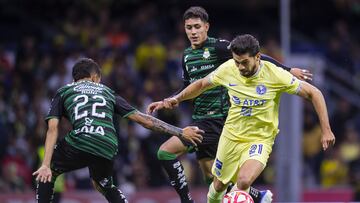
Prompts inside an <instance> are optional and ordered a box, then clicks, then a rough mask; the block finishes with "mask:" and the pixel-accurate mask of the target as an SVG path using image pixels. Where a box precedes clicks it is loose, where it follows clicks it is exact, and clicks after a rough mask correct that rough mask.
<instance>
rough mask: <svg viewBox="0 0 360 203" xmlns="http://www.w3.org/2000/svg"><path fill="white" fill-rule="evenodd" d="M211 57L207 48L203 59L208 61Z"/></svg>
mask: <svg viewBox="0 0 360 203" xmlns="http://www.w3.org/2000/svg"><path fill="white" fill-rule="evenodd" d="M209 57H210V51H209V49H208V48H205V50H204V54H203V58H204V59H208V58H209Z"/></svg>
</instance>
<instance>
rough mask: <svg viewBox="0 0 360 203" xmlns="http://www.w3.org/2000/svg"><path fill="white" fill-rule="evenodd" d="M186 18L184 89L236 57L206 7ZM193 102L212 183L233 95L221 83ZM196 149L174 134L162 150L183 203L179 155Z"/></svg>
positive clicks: (185, 192) (186, 198) (154, 106)
mask: <svg viewBox="0 0 360 203" xmlns="http://www.w3.org/2000/svg"><path fill="white" fill-rule="evenodd" d="M183 20H184V24H185V31H186V34H187V37H188V39H189V41H190V43H191V46H190V47H189V48H187V49H185V50H184V54H183V58H182V62H183V65H182V66H183V80H184V86H183V88H182V89H184V88H185V87H186V86H188V85H189V84H191V83H193V82H195V81H196V80H198V79H201V78H204V77H206V76H207V75H208V74H209V73H210V72H212V71H214V70H215V69H216V68H218V67H219V65H220V64H222V63H224V62H225V61H227V60H229V59H230V58H231V57H232V55H231V51H230V50H229V49H228V48H227V47H228V46H229V42H228V41H227V40H221V39H216V38H212V37H208V34H207V33H208V30H209V23H208V14H207V12H206V10H205V9H203V8H201V7H190V8H189V9H188V10H186V11H185V13H184V16H183ZM261 58H262V60H267V61H271V62H273V63H276V65H277V66H280V67H281V68H284V69H286V70H287V71H290V73H292V74H293V75H295V76H296V77H298V78H300V79H311V76H312V75H311V73H310V72H309V71H307V70H302V69H299V68H292V69H290V68H288V67H286V66H284V65H282V64H280V63H278V62H277V61H275V60H274V59H272V58H271V57H268V56H266V55H261ZM193 103H194V111H193V115H192V119H193V123H192V125H195V126H198V127H200V128H201V129H203V130H204V131H205V135H204V140H203V142H202V143H201V144H199V145H198V146H197V148H196V157H197V159H198V163H199V165H200V168H201V170H202V172H203V174H204V176H205V180H206V182H207V183H208V184H210V183H211V181H212V178H213V175H212V174H211V166H212V164H213V161H214V158H215V155H216V149H217V146H218V142H219V137H220V134H221V130H222V128H223V126H224V122H225V119H226V116H227V112H228V110H229V106H230V105H229V97H228V95H227V90H226V88H224V87H220V86H219V87H214V88H212V89H209V90H207V91H205V92H203V93H202V94H201V95H199V96H198V97H196V98H195V99H194V101H193ZM163 107H164V106H163V102H162V101H160V102H154V103H151V104H150V105H149V106H148V108H147V112H148V113H152V112H154V111H156V110H159V109H161V108H163ZM192 150H194V148H193V146H192V145H191V143H188V142H186V141H184V140H182V139H179V138H178V137H175V136H174V137H172V138H170V139H169V140H167V141H166V142H165V143H163V144H162V145H161V147H160V149H159V151H158V159H159V160H160V162H161V164H162V166H163V167H164V169H165V171H166V172H167V174H168V176H169V179H170V181H171V185H172V186H173V187H174V188H175V190H176V191H177V193H178V194H179V196H180V198H181V201H182V202H183V203H184V202H192V200H191V196H190V194H189V189H188V186H187V183H186V179H185V174H184V171H183V167H182V165H181V163H180V162H179V160H178V159H177V157H178V156H180V155H182V154H185V153H187V152H189V151H192ZM250 195H251V196H252V197H253V199H255V200H256V199H259V198H262V196H264V195H268V196H271V195H272V194H271V192H270V191H267V193H266V194H260V193H259V191H258V190H256V189H255V188H251V190H250ZM261 195H262V196H261Z"/></svg>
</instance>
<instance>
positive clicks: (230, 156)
mask: <svg viewBox="0 0 360 203" xmlns="http://www.w3.org/2000/svg"><path fill="white" fill-rule="evenodd" d="M272 145H273V144H269V143H267V142H261V141H258V142H248V143H239V142H235V141H232V140H230V139H228V138H226V137H225V136H224V135H221V137H220V141H219V146H218V149H217V153H216V158H215V161H214V164H213V166H212V173H213V175H214V176H215V177H217V178H218V180H220V181H221V182H222V183H224V184H228V183H229V182H233V183H235V182H236V180H237V175H238V171H239V169H240V167H241V165H242V164H243V163H244V162H245V161H246V160H249V159H255V160H258V161H260V162H261V163H262V164H263V165H264V168H265V166H266V163H267V160H268V158H269V155H270V153H271V151H272Z"/></svg>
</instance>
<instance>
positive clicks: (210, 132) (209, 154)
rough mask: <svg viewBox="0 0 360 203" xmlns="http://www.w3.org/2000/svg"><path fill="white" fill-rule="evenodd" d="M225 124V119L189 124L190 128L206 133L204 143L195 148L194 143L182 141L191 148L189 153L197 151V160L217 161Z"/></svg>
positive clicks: (203, 120)
mask: <svg viewBox="0 0 360 203" xmlns="http://www.w3.org/2000/svg"><path fill="white" fill-rule="evenodd" d="M224 124H225V119H224V118H212V119H201V120H196V121H193V122H192V123H191V124H189V126H197V127H199V128H200V129H201V130H204V131H205V134H204V135H203V141H202V142H201V143H200V144H198V145H197V147H194V146H193V144H192V143H190V142H188V141H186V140H183V139H181V141H182V143H183V144H184V145H185V146H188V147H189V149H190V151H189V152H194V151H195V153H196V158H197V159H198V160H200V159H203V158H211V159H215V156H216V150H217V147H218V144H219V138H220V135H221V132H222V129H223V127H224Z"/></svg>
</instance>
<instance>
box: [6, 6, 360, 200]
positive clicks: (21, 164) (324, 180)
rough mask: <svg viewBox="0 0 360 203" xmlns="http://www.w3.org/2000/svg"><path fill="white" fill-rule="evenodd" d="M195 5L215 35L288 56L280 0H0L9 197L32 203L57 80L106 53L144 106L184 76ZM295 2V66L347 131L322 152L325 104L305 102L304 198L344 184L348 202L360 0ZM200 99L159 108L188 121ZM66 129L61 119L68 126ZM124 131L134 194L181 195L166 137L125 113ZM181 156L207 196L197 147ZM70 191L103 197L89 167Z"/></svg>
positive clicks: (120, 85)
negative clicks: (162, 160)
mask: <svg viewBox="0 0 360 203" xmlns="http://www.w3.org/2000/svg"><path fill="white" fill-rule="evenodd" d="M193 5H200V6H203V7H204V8H205V9H206V10H207V11H208V13H209V15H210V32H209V36H214V37H221V38H225V39H231V38H232V37H234V36H235V35H236V34H240V33H251V34H253V35H255V36H256V37H258V38H259V40H260V43H261V45H262V51H263V52H264V53H266V54H268V55H270V56H272V57H274V58H276V59H278V60H280V61H284V60H285V59H284V57H283V56H284V55H283V54H282V50H281V44H280V37H281V36H280V16H279V13H280V2H279V1H275V0H271V1H261V0H252V1H230V0H223V1H221V2H220V1H197V2H196V1H191V2H190V1H178V0H170V1H142V0H123V1H115V0H103V1H101V0H94V1H86V0H78V1H71V0H62V1H41V0H31V1H30V0H29V1H25V0H1V1H0V84H1V86H0V98H1V99H0V162H1V168H0V174H1V175H0V202H11V201H17V202H34V200H32V199H33V198H34V192H33V188H34V185H33V179H32V177H31V172H32V171H34V169H35V168H37V167H38V164H39V157H38V150H39V147H40V146H41V145H42V144H43V142H44V135H45V132H46V125H45V122H44V121H43V118H44V115H45V114H46V113H47V110H48V108H49V102H50V98H51V97H52V96H53V95H54V92H55V91H56V89H57V88H59V87H60V86H62V85H64V84H66V83H69V82H71V67H72V65H73V64H74V62H75V61H76V59H78V58H79V57H82V56H86V57H91V58H93V59H95V60H96V61H98V62H99V63H100V64H101V66H102V74H103V82H104V83H105V84H107V85H108V86H110V87H112V88H113V89H115V90H116V91H117V92H118V93H119V94H120V95H121V96H123V97H124V98H126V99H127V100H128V101H129V102H130V103H131V104H133V105H134V106H136V107H137V108H138V109H139V110H141V111H144V108H145V107H146V105H147V104H149V103H150V102H151V101H154V100H159V99H162V98H164V97H167V96H169V95H170V94H171V93H173V92H174V91H175V90H177V89H178V88H179V87H180V86H181V79H180V78H181V61H180V59H181V54H182V51H183V49H184V48H185V47H187V46H188V45H189V43H188V41H187V39H186V37H185V33H184V28H183V22H182V14H183V12H184V11H185V9H187V8H188V7H189V6H193ZM290 8H291V9H290V12H291V13H290V15H291V54H290V53H287V55H290V56H291V57H290V59H291V60H289V59H286V64H287V65H291V66H296V65H297V66H300V67H306V68H308V69H310V70H311V71H312V72H313V73H314V74H315V78H314V81H313V83H314V84H315V85H316V86H318V87H319V88H320V89H321V90H322V91H323V93H324V95H325V97H326V101H327V104H328V108H329V114H330V120H331V125H332V128H333V132H334V134H335V136H336V138H337V141H336V146H335V147H334V148H333V149H332V150H330V151H328V152H326V153H323V152H322V150H321V146H320V142H319V141H318V140H319V136H320V134H319V125H318V121H317V118H316V114H314V111H313V109H312V107H311V104H310V103H308V102H305V103H304V108H303V116H302V118H303V121H302V122H301V123H302V130H303V136H302V137H303V142H302V143H298V144H299V145H301V146H302V168H301V175H302V176H301V185H302V188H303V194H302V201H317V200H321V198H324V196H327V198H329V197H330V196H329V195H334V194H336V195H334V196H335V197H334V198H338V201H350V200H351V201H360V141H359V140H360V125H359V124H360V115H359V113H358V112H359V108H360V39H359V36H360V26H359V25H360V1H359V0H329V1H311V0H293V1H291V4H290ZM190 106H191V105H189V104H185V105H182V106H181V107H180V109H178V110H176V111H172V112H171V111H161V112H159V113H158V114H157V115H156V116H157V117H158V118H160V119H163V120H165V121H167V122H169V123H172V124H174V125H178V126H185V125H186V124H187V123H189V122H190V120H189V119H190V117H191V109H190ZM300 118H301V117H300ZM67 129H69V124H68V123H66V122H63V124H62V130H61V135H64V133H65V132H66V130H67ZM118 129H119V130H118V132H119V140H120V142H119V143H120V144H119V155H118V157H117V159H116V166H115V169H116V171H114V175H115V176H116V177H117V178H116V180H117V182H118V184H119V185H120V188H121V189H122V190H123V191H124V192H125V194H127V195H128V196H129V197H130V200H133V201H130V202H135V199H136V198H138V199H139V198H140V197H141V198H144V199H142V200H137V201H136V202H156V201H157V202H176V200H177V199H176V198H177V197H176V194H175V192H174V191H172V189H170V188H169V186H168V182H167V179H166V177H165V175H164V174H163V173H162V172H161V170H162V169H161V168H160V164H159V163H158V162H157V160H156V151H157V149H158V147H159V146H160V144H161V143H162V142H163V141H165V140H166V139H167V137H166V136H164V135H160V134H156V133H153V132H150V131H148V130H145V129H143V128H142V127H140V126H138V125H135V124H133V123H129V122H127V121H126V120H120V124H119V126H118ZM290 153H291V152H290ZM275 155H276V154H275V153H273V156H272V157H271V159H270V161H269V165H268V167H267V169H266V170H265V171H264V173H263V174H262V176H261V178H259V180H258V181H257V183H256V184H257V185H258V186H259V187H272V188H273V187H274V185H275V182H276V175H281V174H277V173H276V167H275V163H276V161H277V160H278V159H279V158H278V157H277V156H275ZM182 161H183V163H184V166H185V171H186V172H187V177H188V181H189V182H190V184H191V188H192V189H194V192H193V193H194V196H195V198H198V200H199V201H198V202H202V201H203V200H204V198H205V197H204V196H205V194H206V186H205V185H204V183H203V181H202V178H201V177H202V176H201V173H200V171H199V169H198V166H197V163H196V160H195V157H194V156H193V155H189V156H186V157H183V158H182ZM62 189H63V190H64V191H65V192H64V199H66V198H67V201H68V202H69V201H71V202H102V201H103V199H101V197H100V196H99V195H98V194H94V193H95V192H94V190H93V189H92V187H91V184H90V181H89V179H88V172H87V170H86V169H85V170H79V171H76V172H74V173H70V174H68V175H66V176H65V185H64V187H63V188H62ZM139 192H140V193H139ZM146 192H147V193H146ZM135 193H137V195H136V196H137V197H135V195H134V194H135ZM152 198H153V200H151V199H152ZM317 198H318V199H317ZM319 198H320V199H319ZM156 199H157V200H156ZM170 200H171V201H170ZM322 200H324V199H322ZM328 200H329V199H328ZM332 200H335V199H332Z"/></svg>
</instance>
